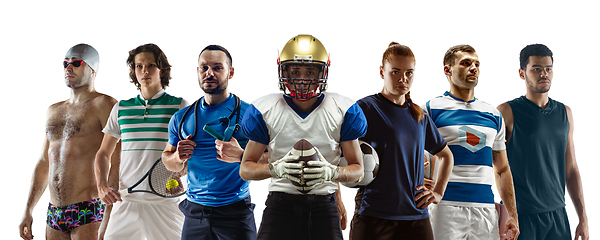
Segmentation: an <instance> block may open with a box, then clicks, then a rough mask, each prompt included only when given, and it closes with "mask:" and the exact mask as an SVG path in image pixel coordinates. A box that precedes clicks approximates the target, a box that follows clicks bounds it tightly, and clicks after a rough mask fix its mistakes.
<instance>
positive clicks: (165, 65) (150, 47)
mask: <svg viewBox="0 0 600 240" xmlns="http://www.w3.org/2000/svg"><path fill="white" fill-rule="evenodd" d="M143 52H149V53H152V54H154V58H155V59H156V65H157V66H158V69H160V84H161V85H162V88H163V89H164V88H166V87H167V86H169V80H171V65H170V64H169V60H168V59H167V56H166V55H165V53H164V52H163V51H162V50H161V49H160V48H159V47H158V46H157V45H156V44H153V43H148V44H144V45H141V46H139V47H137V48H135V49H133V50H131V51H129V57H128V58H127V65H128V66H129V78H131V82H132V83H133V84H135V86H136V87H137V88H138V90H139V89H140V88H141V85H140V82H139V81H138V80H137V78H136V76H135V56H137V55H138V54H140V53H143Z"/></svg>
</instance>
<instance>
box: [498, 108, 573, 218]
mask: <svg viewBox="0 0 600 240" xmlns="http://www.w3.org/2000/svg"><path fill="white" fill-rule="evenodd" d="M508 104H509V105H510V107H511V109H512V113H513V118H514V123H513V131H512V136H511V138H510V141H509V142H508V143H507V145H506V152H507V154H508V162H509V164H510V170H511V171H512V175H513V182H514V186H515V196H516V199H517V212H518V213H519V214H534V213H543V212H550V211H554V210H556V209H559V208H562V207H564V206H565V155H566V151H567V141H568V134H569V121H568V117H567V110H566V108H565V105H564V104H562V103H560V102H557V101H554V100H552V99H550V100H549V102H548V106H547V107H546V108H543V109H542V108H540V107H539V106H537V105H536V104H534V103H533V102H531V101H530V100H529V99H527V98H526V97H525V96H522V97H520V98H516V99H514V100H512V101H509V102H508Z"/></svg>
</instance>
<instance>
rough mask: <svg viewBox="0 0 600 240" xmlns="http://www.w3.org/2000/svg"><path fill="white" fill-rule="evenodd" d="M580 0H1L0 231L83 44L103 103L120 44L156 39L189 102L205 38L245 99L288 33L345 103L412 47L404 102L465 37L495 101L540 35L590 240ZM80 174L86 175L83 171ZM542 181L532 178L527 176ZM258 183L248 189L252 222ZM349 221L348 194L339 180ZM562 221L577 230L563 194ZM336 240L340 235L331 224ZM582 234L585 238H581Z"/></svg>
mask: <svg viewBox="0 0 600 240" xmlns="http://www.w3.org/2000/svg"><path fill="white" fill-rule="evenodd" d="M589 2H591V1H568V2H567V1H560V4H559V3H554V2H553V1H536V2H529V1H503V2H500V1H481V2H480V1H439V2H438V1H412V2H406V1H389V2H380V1H344V2H342V1H339V2H334V1H290V2H284V1H277V2H275V1H272V2H268V1H267V2H261V1H211V2H207V1H196V2H195V3H188V2H179V1H143V2H140V1H102V2H101V1H94V2H93V3H88V2H87V1H78V0H73V1H3V2H2V3H0V6H1V7H0V9H1V10H0V34H1V36H0V53H2V58H1V60H0V68H1V72H2V77H1V79H2V82H3V84H4V87H3V90H4V96H5V97H6V98H5V99H4V104H3V108H2V118H1V119H2V120H1V121H2V124H0V134H1V136H2V137H1V141H2V146H4V147H3V148H4V154H3V158H2V161H3V162H4V163H5V165H4V167H5V172H7V173H5V174H2V176H1V178H2V179H1V180H2V181H1V182H3V183H5V184H6V185H5V186H6V187H8V188H10V190H8V189H7V190H8V191H5V193H4V194H2V195H3V197H2V198H1V200H0V201H1V205H2V206H3V207H2V208H3V209H4V210H3V212H4V215H3V216H4V217H3V219H4V220H3V221H2V222H3V224H1V225H0V229H1V230H0V232H2V233H3V234H4V235H3V236H2V237H1V238H2V239H17V238H18V234H17V226H18V224H19V223H20V221H21V217H22V215H23V210H24V208H25V203H26V201H27V196H28V191H29V186H30V181H31V176H32V172H33V168H34V165H35V163H36V161H37V159H38V158H39V155H40V150H41V146H42V139H43V136H44V135H43V134H44V131H45V129H44V122H45V113H46V109H47V107H48V106H49V105H51V104H52V103H55V102H58V101H62V100H65V99H67V98H68V97H69V89H68V88H67V87H66V86H65V84H64V79H63V67H62V61H63V57H64V54H65V53H66V51H67V50H68V49H69V48H70V47H71V46H73V45H75V44H78V43H82V42H84V43H88V44H90V45H92V46H94V47H95V48H96V49H97V50H98V52H99V53H100V69H99V72H98V75H97V78H96V85H95V86H96V89H97V90H98V91H99V92H102V93H106V94H108V95H111V96H113V97H115V98H116V99H128V98H130V97H133V96H135V95H137V94H138V92H137V90H136V88H135V87H134V86H133V84H131V83H129V78H128V68H127V65H126V64H125V60H126V58H127V56H128V53H127V52H128V51H129V50H131V49H133V48H135V47H137V46H139V45H142V44H146V43H155V44H157V45H159V46H160V47H161V48H162V49H163V51H164V52H165V53H166V55H167V56H168V58H169V61H170V63H171V65H172V66H173V68H172V71H171V74H172V77H173V79H172V80H171V86H170V87H169V88H167V92H169V93H170V94H172V95H175V96H181V97H184V98H186V99H187V100H188V101H190V102H192V101H194V100H195V99H197V98H198V97H200V96H201V94H202V91H201V90H200V88H199V87H198V84H197V75H196V66H197V58H198V54H199V52H200V50H201V49H202V48H204V47H205V46H206V45H208V44H219V45H222V46H224V47H226V48H227V49H228V50H229V51H230V52H231V54H232V56H233V66H234V67H235V70H236V71H235V76H234V77H233V79H232V80H231V81H230V90H231V91H232V92H233V93H236V94H237V95H238V96H240V97H241V98H242V99H243V100H244V101H247V102H251V101H253V100H254V99H256V98H258V97H260V96H262V95H265V94H268V93H273V92H277V91H278V88H277V70H276V67H277V66H276V59H277V53H278V50H280V49H281V48H282V47H283V45H284V44H285V43H286V42H287V41H288V40H289V39H290V38H291V37H293V36H295V35H297V34H312V35H314V36H316V37H317V38H318V39H319V40H321V42H322V43H323V44H324V45H325V47H326V48H327V50H328V52H329V53H330V54H331V62H332V65H331V69H330V75H329V79H330V81H329V91H331V92H338V93H342V94H343V95H346V96H348V97H351V98H353V99H355V100H358V99H360V98H362V97H364V96H367V95H370V94H373V93H377V92H379V91H380V90H381V88H382V81H381V79H380V77H379V75H378V67H379V65H380V64H381V55H382V53H383V51H384V50H385V48H386V47H387V45H388V44H389V42H390V41H396V42H399V43H402V44H405V45H408V46H409V47H411V48H412V50H413V51H414V53H415V55H416V59H417V65H416V77H415V82H414V84H413V87H412V94H411V95H412V97H413V100H414V101H415V102H417V103H420V104H422V103H424V102H425V101H427V100H428V99H430V98H433V97H435V96H438V95H441V94H442V93H443V92H444V91H446V90H447V89H448V88H449V87H448V83H447V80H446V78H445V76H444V75H443V72H442V58H443V55H444V53H445V51H446V50H447V49H448V48H449V47H451V46H453V45H457V44H463V43H466V44H470V45H472V46H473V47H475V49H476V50H477V53H478V55H479V58H480V60H481V63H482V65H481V75H480V82H479V86H478V87H477V88H476V97H478V98H479V99H482V100H484V101H486V102H488V103H490V104H492V105H494V106H496V105H498V104H500V103H503V102H505V101H507V100H510V99H513V98H516V97H519V96H521V95H523V94H524V93H525V86H524V82H523V81H522V80H521V79H520V78H519V76H518V68H519V60H518V56H519V51H520V50H521V49H522V48H523V47H524V46H526V45H527V44H532V43H543V44H546V45H547V46H549V47H550V49H552V51H553V52H554V59H555V62H554V71H555V74H554V82H553V86H552V90H551V92H550V96H551V97H552V98H554V99H556V100H559V101H562V102H564V103H566V104H567V105H568V106H570V107H571V108H572V110H573V115H574V118H575V121H576V132H575V143H576V153H577V156H578V158H577V161H578V164H579V169H580V171H581V175H582V180H583V187H584V193H585V199H586V207H587V215H588V217H589V226H590V232H591V235H592V236H597V235H598V233H599V232H598V230H596V229H595V228H594V227H597V226H598V219H597V218H596V214H598V213H599V211H600V210H599V208H598V205H597V204H595V200H596V197H598V193H597V190H595V189H597V187H594V186H595V185H594V184H593V182H594V181H595V180H596V179H595V178H594V175H595V174H596V171H595V170H596V168H595V167H596V166H597V164H595V161H596V160H595V159H597V156H596V155H592V154H594V152H595V151H594V150H593V149H594V148H596V147H597V146H596V145H595V143H594V142H593V141H594V140H593V139H595V138H597V136H598V130H597V129H596V128H595V124H594V123H595V121H594V120H593V119H594V117H595V116H596V115H597V113H595V109H594V106H595V104H594V103H593V101H594V100H593V99H595V98H593V97H594V96H595V94H596V91H597V89H598V86H599V83H598V80H600V79H599V77H598V73H597V71H598V70H597V69H598V63H597V62H594V61H596V60H594V59H596V58H598V56H600V50H599V48H598V46H597V44H598V43H600V38H599V37H598V25H599V23H600V17H598V13H597V12H596V11H595V10H597V7H596V6H595V5H597V4H594V3H589ZM90 177H91V176H90ZM540 181H543V179H540ZM266 185H267V181H260V182H253V183H251V193H252V199H253V202H255V203H256V204H257V208H256V211H255V215H256V223H257V226H258V225H259V224H260V219H261V216H262V211H263V209H264V200H265V198H266V195H267V190H266ZM342 192H343V194H344V197H343V199H344V202H345V204H346V208H347V210H348V212H349V217H350V218H351V216H352V212H353V209H354V202H353V199H354V193H355V192H354V190H352V189H348V188H343V189H342ZM48 199H49V196H48V193H47V192H46V193H45V194H44V196H42V198H41V200H40V202H39V203H38V205H37V207H36V208H35V211H34V213H33V214H34V225H33V230H34V235H35V236H36V239H43V238H44V232H45V210H46V207H47V203H48ZM566 199H567V212H568V213H569V218H570V220H571V228H572V229H573V230H574V228H575V227H576V226H577V223H578V221H577V215H576V214H575V211H574V208H573V205H572V203H571V201H570V198H569V197H568V196H567V197H566ZM344 234H345V238H347V234H348V231H347V230H346V231H344ZM593 238H594V237H593Z"/></svg>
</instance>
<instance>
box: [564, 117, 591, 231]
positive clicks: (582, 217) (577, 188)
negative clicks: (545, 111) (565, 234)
mask: <svg viewBox="0 0 600 240" xmlns="http://www.w3.org/2000/svg"><path fill="white" fill-rule="evenodd" d="M565 107H566V109H567V117H568V119H569V139H568V142H567V153H566V156H565V176H566V184H567V191H569V196H571V201H572V202H573V206H574V207H575V211H576V212H577V216H578V217H579V224H578V225H577V228H576V230H575V237H574V239H578V238H579V237H581V239H584V240H587V239H589V235H590V234H589V228H588V218H587V214H586V211H585V202H584V199H583V185H582V183H581V174H580V173H579V167H578V166H577V161H576V159H575V143H574V141H573V131H574V129H575V126H574V125H575V123H574V122H573V114H572V113H571V108H569V107H567V106H565Z"/></svg>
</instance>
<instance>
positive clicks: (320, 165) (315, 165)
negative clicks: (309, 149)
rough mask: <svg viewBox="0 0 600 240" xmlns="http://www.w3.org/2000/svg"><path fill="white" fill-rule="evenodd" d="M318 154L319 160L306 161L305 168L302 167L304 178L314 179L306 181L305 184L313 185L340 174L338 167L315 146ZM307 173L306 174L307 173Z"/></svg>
mask: <svg viewBox="0 0 600 240" xmlns="http://www.w3.org/2000/svg"><path fill="white" fill-rule="evenodd" d="M315 150H316V151H317V154H318V155H319V161H308V162H307V163H306V165H308V167H307V168H304V169H303V172H304V179H314V180H310V181H308V182H307V183H306V185H307V186H313V185H316V184H317V183H322V182H325V181H331V180H336V179H337V178H338V176H339V174H340V167H339V166H336V165H333V164H331V163H329V162H328V161H327V159H325V157H323V155H322V154H321V152H319V149H317V148H315ZM307 173H308V174H307Z"/></svg>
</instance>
